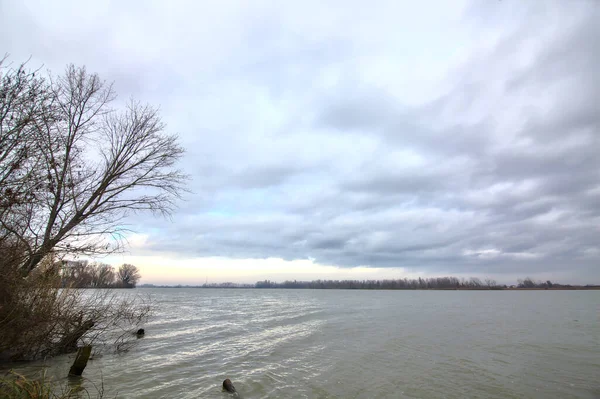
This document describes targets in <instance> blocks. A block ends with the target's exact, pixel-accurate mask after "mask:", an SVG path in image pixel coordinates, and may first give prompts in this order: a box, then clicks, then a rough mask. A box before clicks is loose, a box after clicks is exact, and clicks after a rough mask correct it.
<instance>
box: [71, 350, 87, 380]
mask: <svg viewBox="0 0 600 399" xmlns="http://www.w3.org/2000/svg"><path fill="white" fill-rule="evenodd" d="M91 354H92V346H91V345H86V346H82V347H81V348H79V349H78V350H77V356H76V357H75V361H74V362H73V365H72V366H71V369H70V370H69V375H74V376H80V375H81V374H83V370H84V369H85V366H87V362H88V360H89V358H90V355H91Z"/></svg>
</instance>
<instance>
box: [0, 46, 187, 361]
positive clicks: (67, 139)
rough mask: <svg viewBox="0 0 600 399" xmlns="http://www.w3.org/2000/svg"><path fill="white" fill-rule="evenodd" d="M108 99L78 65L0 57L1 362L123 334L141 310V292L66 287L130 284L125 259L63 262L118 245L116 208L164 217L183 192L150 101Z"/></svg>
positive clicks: (171, 143)
mask: <svg viewBox="0 0 600 399" xmlns="http://www.w3.org/2000/svg"><path fill="white" fill-rule="evenodd" d="M115 99H116V94H115V92H114V91H113V86H112V84H110V83H107V82H105V81H103V80H101V79H100V77H99V76H98V75H96V74H91V73H89V72H88V71H87V70H86V69H85V68H84V67H76V66H74V65H69V66H68V67H67V68H66V69H65V72H64V73H63V74H61V75H53V74H51V73H44V72H42V71H40V70H31V69H29V68H28V67H27V65H26V64H16V65H15V64H13V63H11V62H10V61H9V60H8V59H7V57H5V58H3V59H2V58H0V361H2V360H24V359H33V358H38V357H47V356H53V355H56V354H60V353H68V352H71V351H74V350H75V349H76V348H77V346H78V345H80V344H82V343H83V344H89V343H92V342H106V341H107V339H108V338H111V339H116V340H117V341H118V340H122V339H124V337H126V336H127V334H128V333H129V331H130V330H133V331H135V328H136V326H137V325H138V324H140V323H143V321H144V320H145V319H146V317H147V316H148V314H149V311H150V305H149V304H148V303H147V302H144V301H142V300H141V299H140V298H139V297H138V298H136V297H132V296H129V297H127V296H122V295H119V296H118V297H117V296H116V295H114V292H112V293H109V291H108V290H97V291H95V292H93V293H90V292H84V291H83V290H75V289H72V288H73V287H103V288H107V287H113V286H121V287H133V286H135V284H136V283H137V280H138V279H139V272H137V269H135V267H134V266H131V265H123V266H121V268H119V269H118V270H117V271H115V270H113V269H111V268H110V267H107V266H106V265H96V264H93V265H88V264H85V263H84V262H74V263H73V262H71V263H69V262H65V261H64V259H77V258H78V257H80V256H94V255H100V254H107V253H113V252H115V251H120V250H121V249H123V248H124V245H125V243H126V241H125V239H124V234H125V232H126V230H125V228H124V227H123V226H124V223H123V222H124V218H126V217H127V216H128V215H130V214H132V213H137V212H142V211H150V212H152V213H154V214H163V215H165V214H166V215H168V214H169V213H170V212H171V210H172V209H173V207H174V206H175V201H176V200H177V199H178V198H179V197H180V194H181V192H182V190H184V182H185V180H186V176H184V175H183V174H182V173H181V172H180V171H179V170H177V169H176V168H175V167H174V166H175V163H176V162H177V160H178V159H179V158H181V156H182V155H183V148H182V147H181V146H180V145H179V144H178V140H177V137H176V136H175V135H172V134H168V133H167V132H165V125H164V124H163V122H162V120H161V118H160V115H159V114H158V110H157V109H156V108H155V107H152V106H150V105H145V104H141V103H139V102H137V101H134V100H131V101H129V102H128V103H127V105H126V106H125V107H124V108H123V109H118V108H116V106H115V105H116V104H115V103H114V100H115ZM113 342H116V341H113Z"/></svg>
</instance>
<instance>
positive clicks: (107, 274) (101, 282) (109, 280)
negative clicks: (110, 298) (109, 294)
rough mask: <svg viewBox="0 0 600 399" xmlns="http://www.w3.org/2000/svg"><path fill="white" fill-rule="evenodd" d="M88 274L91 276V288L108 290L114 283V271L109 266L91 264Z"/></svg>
mask: <svg viewBox="0 0 600 399" xmlns="http://www.w3.org/2000/svg"><path fill="white" fill-rule="evenodd" d="M90 274H91V276H92V283H91V286H92V287H94V288H108V287H111V286H113V285H114V283H115V278H116V274H115V269H114V268H113V267H112V266H111V265H107V264H104V263H98V264H92V265H90Z"/></svg>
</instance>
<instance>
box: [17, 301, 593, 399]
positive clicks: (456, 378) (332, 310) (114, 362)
mask: <svg viewBox="0 0 600 399" xmlns="http://www.w3.org/2000/svg"><path fill="white" fill-rule="evenodd" d="M137 291H138V292H141V293H148V294H151V295H152V296H153V298H154V300H155V301H156V303H157V304H158V307H157V310H156V315H155V317H154V318H153V320H152V321H151V322H150V323H148V324H147V325H146V326H144V327H145V329H146V336H145V337H144V338H143V339H140V340H138V341H137V343H136V345H135V346H133V347H132V348H131V349H130V350H129V351H128V352H127V353H123V354H114V353H105V354H104V355H103V356H101V357H97V358H95V359H94V360H91V361H90V363H89V364H88V368H87V369H86V370H85V375H86V376H87V379H88V380H86V381H85V382H84V384H85V386H86V387H88V388H91V389H90V390H91V391H93V384H100V382H103V384H104V388H105V390H106V394H107V396H105V397H114V396H115V395H117V397H120V398H121V397H122V398H220V399H223V398H228V397H231V395H229V394H227V393H224V392H222V391H221V388H220V384H221V382H222V381H223V380H224V379H225V378H230V379H231V380H232V381H233V383H234V385H235V386H236V388H237V389H238V391H240V392H241V397H243V398H247V399H249V398H466V397H469V398H599V397H600V321H599V312H600V291H489V292H488V291H473V292H468V291H355V290H279V289H278V290H266V289H265V290H262V289H261V290H254V289H247V290H243V289H138V290H137ZM70 362H71V358H70V357H62V358H59V359H54V360H51V361H49V362H46V364H47V365H49V366H50V369H49V372H50V373H51V374H54V375H56V378H58V379H61V378H64V376H65V374H66V372H67V371H68V366H69V363H70ZM32 369H34V365H31V364H29V365H27V366H23V367H20V368H18V371H23V372H31V370H32Z"/></svg>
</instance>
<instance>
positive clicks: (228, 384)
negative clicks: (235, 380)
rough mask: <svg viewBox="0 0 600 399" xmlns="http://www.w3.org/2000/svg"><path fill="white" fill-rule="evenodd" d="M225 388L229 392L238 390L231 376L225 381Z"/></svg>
mask: <svg viewBox="0 0 600 399" xmlns="http://www.w3.org/2000/svg"><path fill="white" fill-rule="evenodd" d="M223 389H224V390H226V391H227V392H231V393H235V392H237V391H236V390H235V387H234V386H233V384H232V383H231V380H230V379H229V378H227V379H226V380H225V381H223Z"/></svg>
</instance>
